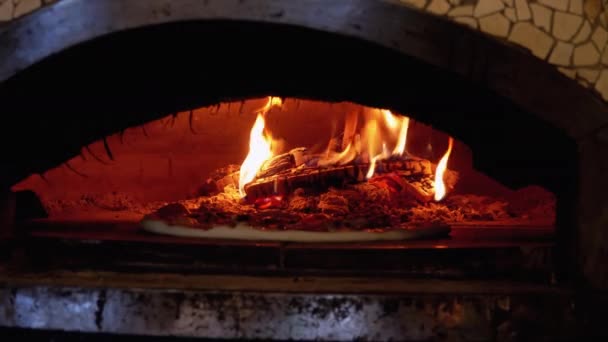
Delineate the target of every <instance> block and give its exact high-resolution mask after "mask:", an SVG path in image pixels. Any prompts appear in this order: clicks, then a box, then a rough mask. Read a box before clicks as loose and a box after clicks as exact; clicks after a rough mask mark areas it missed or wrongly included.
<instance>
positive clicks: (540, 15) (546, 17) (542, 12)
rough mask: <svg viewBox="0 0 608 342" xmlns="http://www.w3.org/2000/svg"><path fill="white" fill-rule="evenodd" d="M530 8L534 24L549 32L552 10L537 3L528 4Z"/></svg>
mask: <svg viewBox="0 0 608 342" xmlns="http://www.w3.org/2000/svg"><path fill="white" fill-rule="evenodd" d="M530 9H531V10H532V19H533V21H534V25H536V26H538V27H540V28H542V29H544V30H545V31H547V32H551V17H552V16H553V11H552V10H550V9H549V8H547V7H545V6H542V5H539V4H530Z"/></svg>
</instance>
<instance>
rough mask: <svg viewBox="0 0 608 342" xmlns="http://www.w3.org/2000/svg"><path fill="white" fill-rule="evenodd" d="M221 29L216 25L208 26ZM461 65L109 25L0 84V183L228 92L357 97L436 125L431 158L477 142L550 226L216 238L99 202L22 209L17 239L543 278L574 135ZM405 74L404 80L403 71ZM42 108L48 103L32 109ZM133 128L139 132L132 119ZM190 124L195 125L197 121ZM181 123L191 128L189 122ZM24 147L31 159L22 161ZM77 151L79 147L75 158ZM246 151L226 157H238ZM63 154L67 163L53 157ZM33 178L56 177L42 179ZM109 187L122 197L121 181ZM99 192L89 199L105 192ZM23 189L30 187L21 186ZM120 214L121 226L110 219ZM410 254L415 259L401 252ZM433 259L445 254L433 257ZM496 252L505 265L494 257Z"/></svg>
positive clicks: (246, 261) (477, 156)
mask: <svg viewBox="0 0 608 342" xmlns="http://www.w3.org/2000/svg"><path fill="white" fill-rule="evenodd" d="M218 32H221V35H219V34H218V35H214V34H213V33H218ZM197 37H198V38H200V37H205V41H206V44H205V46H213V49H197V48H192V45H193V44H192V42H193V41H196V39H197ZM256 37H258V38H259V37H266V39H264V40H263V41H260V40H259V39H256ZM134 42H137V43H138V44H134ZM277 42H281V44H282V45H287V46H289V49H288V48H284V49H280V53H278V52H277V49H276V48H274V46H275V43H277ZM292 48H293V49H292ZM102 51H121V53H120V54H110V55H109V56H108V58H107V60H105V61H104V63H103V64H102V65H98V66H97V65H96V68H90V66H91V65H93V64H92V61H95V60H96V56H98V55H99V53H101V52H102ZM209 51H212V52H213V53H209ZM319 51H324V53H323V54H320V53H319ZM354 55H356V56H358V57H360V58H362V59H365V60H366V61H368V63H369V65H371V66H373V67H371V68H352V67H349V66H347V65H346V64H345V63H344V62H343V61H344V60H347V59H348V58H349V56H354ZM243 56H246V57H243ZM237 57H238V58H237ZM201 61H205V63H201ZM286 61H292V62H290V63H287V64H286ZM303 62H305V63H303ZM168 65H170V66H171V68H168V67H166V66H168ZM218 65H219V66H223V67H217V66H218ZM285 65H286V66H285ZM308 66H314V68H310V67H308ZM85 71H86V72H85ZM467 77H468V76H467ZM467 77H463V75H462V74H459V72H455V70H447V69H443V68H440V67H437V66H433V65H431V63H428V61H427V62H423V61H421V60H420V59H418V58H414V57H413V56H408V55H404V54H401V53H398V52H396V51H394V50H392V49H387V48H386V47H383V46H382V45H380V44H374V43H370V42H369V41H364V40H360V39H355V38H352V37H349V36H347V35H339V34H335V33H328V32H322V31H315V30H309V29H303V28H298V27H294V26H289V25H276V24H269V23H260V22H256V23H253V22H245V21H225V20H213V21H204V22H188V21H186V22H179V23H171V24H163V25H152V26H146V27H143V28H139V29H133V30H126V31H120V32H116V33H112V34H109V35H107V36H103V37H99V38H97V39H95V40H93V41H90V42H86V43H84V44H79V45H77V46H73V47H71V48H69V49H66V50H65V51H62V52H61V53H59V54H56V55H53V56H50V57H49V58H47V59H45V60H43V61H41V62H40V63H37V64H35V65H33V66H31V67H30V68H28V69H26V70H24V71H22V72H20V73H19V74H18V75H16V76H15V77H13V78H12V79H10V80H9V81H7V82H4V83H2V85H1V86H0V87H1V88H2V89H0V90H1V91H0V96H1V97H2V98H1V99H0V100H2V101H1V102H2V103H3V104H4V105H5V106H6V107H7V109H9V110H10V111H11V112H14V113H15V115H13V116H11V118H10V119H9V120H10V121H11V122H10V124H11V125H13V126H15V127H18V128H19V129H23V130H25V131H28V132H30V134H29V136H31V137H33V138H31V139H23V141H21V142H19V146H20V149H19V151H9V152H7V155H6V157H7V160H10V161H13V163H10V164H11V165H14V166H11V167H10V168H7V169H5V170H4V171H3V172H5V173H6V177H3V178H2V181H4V182H6V183H8V184H10V185H11V186H12V185H14V184H15V183H17V182H18V181H20V180H22V179H23V178H24V177H25V176H27V175H29V174H33V175H34V176H33V179H36V182H41V183H42V184H45V185H46V180H44V179H42V178H41V177H40V175H44V174H45V172H46V171H47V170H49V169H52V168H54V167H57V166H58V165H59V166H60V168H61V169H62V170H63V171H65V172H67V174H69V175H70V177H72V178H74V179H82V178H84V177H82V175H86V176H89V174H88V173H87V172H85V170H83V169H82V168H81V167H80V166H79V165H78V164H77V162H76V160H80V159H82V157H81V156H80V157H78V155H79V154H80V153H81V152H82V148H83V146H89V149H90V150H92V151H93V153H90V152H89V151H86V150H85V151H84V152H85V153H84V155H85V158H88V159H89V161H92V162H95V163H100V164H104V163H108V164H112V163H113V161H112V160H111V157H110V156H109V155H108V148H106V146H105V145H107V144H109V146H110V147H109V149H110V151H111V153H112V158H113V157H116V158H117V160H118V152H117V151H116V147H114V146H115V145H114V144H115V143H116V139H118V140H120V138H119V137H117V136H116V134H118V135H120V132H121V131H122V130H125V129H127V128H128V127H141V126H142V125H144V127H145V125H147V124H149V123H150V122H156V120H160V121H162V122H163V123H162V124H163V125H165V126H171V125H181V124H183V123H188V122H189V121H190V119H189V118H190V110H191V109H193V110H194V111H195V112H196V111H197V110H198V108H202V107H205V106H210V107H209V108H207V109H205V110H207V111H208V112H211V111H219V112H222V111H224V112H225V111H226V110H227V108H226V107H227V105H222V106H220V108H219V110H218V109H216V108H217V104H218V103H224V104H226V103H229V102H231V103H232V104H231V105H230V107H231V109H230V110H231V111H233V112H234V111H236V108H238V107H239V106H240V102H241V101H250V100H252V99H254V100H255V99H257V101H258V102H259V101H262V102H263V100H264V99H265V96H273V97H277V98H281V99H283V100H284V101H285V102H286V103H288V104H289V103H290V101H295V100H297V99H299V100H300V101H323V102H327V103H334V104H336V106H337V105H338V104H339V103H343V102H345V101H352V102H353V103H356V104H358V105H361V106H366V107H369V108H374V109H383V108H390V110H392V111H393V112H394V113H404V114H406V115H412V118H414V119H415V120H419V122H420V123H421V124H427V125H430V126H432V127H436V128H437V129H438V130H439V131H441V132H443V133H444V134H445V137H444V138H445V139H443V140H442V141H441V143H440V145H441V144H443V147H442V148H441V149H440V151H438V152H437V153H438V155H437V156H434V157H433V162H434V163H437V162H438V161H439V159H440V157H441V155H440V154H443V153H445V151H446V148H447V141H448V139H447V137H448V136H453V137H455V138H457V139H458V140H460V141H461V142H462V143H463V144H465V145H468V146H470V148H471V149H472V150H473V152H474V154H473V157H474V158H473V161H472V163H473V165H474V167H475V169H477V170H479V171H480V172H481V173H483V174H485V175H487V176H488V177H490V178H493V179H496V180H499V181H500V182H501V183H502V184H504V185H505V186H507V187H509V188H514V189H517V188H521V187H524V186H526V185H530V184H537V185H539V186H540V187H542V188H544V189H547V190H548V191H549V192H551V193H552V194H554V195H555V196H556V198H557V204H556V205H557V206H558V207H559V208H561V209H562V210H557V214H556V216H557V217H556V218H555V222H553V221H551V223H550V224H537V223H534V222H526V223H525V224H520V225H518V226H517V227H515V228H521V229H519V230H518V231H517V234H514V233H513V231H512V229H510V228H514V227H513V226H512V225H510V226H508V227H506V229H505V225H504V224H502V225H501V224H496V223H494V224H488V223H487V222H485V223H483V224H482V223H481V222H479V221H478V222H476V223H474V224H473V225H471V224H463V223H454V222H450V228H451V237H450V238H446V237H445V236H443V237H442V238H438V239H431V240H429V239H427V240H419V241H408V242H407V243H394V242H358V243H350V244H336V243H319V242H317V243H315V244H303V243H299V242H263V243H260V242H256V241H254V242H242V241H240V242H234V241H232V242H226V241H219V240H200V239H190V238H183V237H172V236H169V237H167V236H159V235H152V234H148V235H143V234H141V232H140V231H139V228H140V225H139V220H140V219H141V213H138V214H137V215H136V216H131V218H130V219H124V217H123V218H116V217H115V215H114V216H112V215H110V217H101V218H99V217H98V218H96V219H94V220H91V217H90V216H89V217H88V218H87V217H86V215H85V217H84V218H83V217H71V218H69V217H68V218H65V217H64V218H63V219H57V218H53V217H50V218H46V219H36V218H34V219H32V213H29V214H27V213H26V214H19V217H21V218H23V217H25V218H28V220H21V221H20V223H19V225H20V226H21V227H18V228H17V229H16V230H17V231H19V230H25V231H29V232H30V235H29V238H28V241H27V244H28V250H29V251H30V252H31V253H32V258H33V259H35V260H36V262H40V263H42V264H47V263H51V264H54V265H61V267H64V266H65V267H74V268H113V267H118V268H120V267H124V268H128V269H142V268H143V269H157V268H161V269H167V270H171V269H179V270H184V271H192V272H207V271H209V272H212V271H213V272H224V271H226V272H239V271H238V270H239V269H240V268H242V267H244V268H245V269H247V270H248V271H247V272H252V273H256V272H262V273H263V272H279V273H294V272H295V273H298V272H312V273H315V272H320V273H324V272H325V274H327V272H328V273H332V272H335V273H340V272H346V273H355V274H381V273H383V272H386V273H398V274H404V275H408V274H409V275H413V276H416V275H429V274H432V275H434V276H448V277H451V276H455V277H458V276H462V275H463V274H467V275H471V276H472V277H474V276H478V277H499V276H500V277H513V276H514V274H515V273H518V272H520V271H522V270H524V273H526V274H528V275H529V276H530V279H532V278H535V277H536V276H538V275H540V274H542V275H543V276H542V277H544V278H543V279H546V277H545V276H546V275H547V274H549V273H550V272H552V271H550V270H552V269H553V268H552V267H553V266H554V265H552V262H553V261H552V260H551V257H549V256H547V255H550V254H551V250H552V248H553V246H554V244H555V241H556V238H555V233H556V229H555V228H556V227H564V228H563V229H565V230H567V229H569V228H568V227H567V226H568V225H569V224H570V223H571V222H570V221H571V219H572V215H573V208H572V206H570V204H571V202H570V201H572V198H573V185H572V183H571V182H570V181H569V180H571V179H572V178H573V177H575V174H574V172H573V168H574V166H573V165H574V161H575V158H572V156H573V155H574V154H575V148H574V144H573V141H572V140H571V139H570V138H569V137H566V136H565V134H564V132H563V131H562V130H560V129H557V128H556V127H554V126H553V125H551V124H548V123H546V122H545V121H544V120H541V118H540V117H539V116H536V115H533V114H530V113H528V112H526V111H524V110H522V109H521V108H520V107H519V106H517V105H515V104H514V103H513V102H511V101H510V100H507V99H506V98H504V97H503V96H500V95H498V94H497V92H496V89H495V88H492V89H490V87H488V86H487V84H484V82H475V81H471V80H470V79H468V78H467ZM56 79H63V80H65V82H64V83H62V84H56V83H55V82H53V81H52V80H56ZM405 79H407V82H403V81H402V80H405ZM117 80H123V81H117ZM395 84H397V85H396V86H395ZM82 85H87V87H83V86H82ZM108 89H111V91H108ZM26 90H27V91H26ZM513 91H515V90H513ZM404 94H407V96H404ZM503 95H504V93H503ZM91 104H95V105H91ZM262 104H263V103H262ZM46 112H50V113H53V116H52V117H44V116H41V114H40V113H46ZM85 112H86V115H83V113H85ZM168 113H174V114H176V115H173V114H169V116H167V115H168ZM249 114H251V113H249ZM31 117H36V118H40V120H39V121H35V122H34V123H33V124H32V123H31V122H30V121H31V120H28V119H27V118H31ZM252 117H255V113H253V116H250V118H252ZM89 118H97V119H96V120H93V121H91V120H90V119H89ZM186 126H189V125H186ZM76 127H78V129H75V128H76ZM249 128H250V127H247V130H249ZM131 130H132V131H137V132H139V133H140V135H142V136H143V138H146V137H145V135H146V134H147V133H144V130H142V129H141V128H135V129H131ZM193 130H194V132H198V128H196V127H195V128H194V129H193ZM186 131H188V132H189V133H192V132H191V129H190V128H186ZM247 134H248V132H245V133H241V134H240V135H239V136H240V137H246V136H247ZM57 137H61V139H57ZM104 137H106V141H105V142H104V140H103V138H104ZM107 137H109V139H108V138H107ZM0 139H1V137H0ZM505 142H508V144H504V143H505ZM5 143H6V144H9V143H10V142H9V141H8V140H7V141H6V142H5ZM324 143H325V144H326V143H327V141H324ZM13 152H14V153H13ZM28 155H35V156H36V159H33V158H24V156H28ZM114 155H116V156H114ZM74 156H77V157H76V160H72V159H71V158H73V157H74ZM242 157H244V155H243V156H242ZM97 159H101V160H103V162H99V160H97ZM241 159H242V158H240V159H238V160H236V161H234V162H237V163H241V162H242V160H241ZM66 160H67V161H68V164H69V166H68V164H62V163H63V162H65V161H66ZM168 164H169V162H168V159H165V160H164V165H163V166H162V167H160V168H158V169H163V170H168V169H169V166H168ZM224 165H227V164H224ZM221 166H222V165H217V167H221ZM137 168H139V166H137ZM507 170H508V171H507ZM208 171H209V172H211V171H213V170H208ZM167 172H168V171H167ZM44 177H45V178H48V179H47V180H49V181H51V183H52V180H51V179H50V178H51V177H50V176H49V177H46V176H44ZM192 183H193V184H195V183H196V182H192ZM15 189H17V188H15ZM24 189H27V188H21V189H20V190H24ZM115 195H116V197H120V196H121V195H122V194H121V193H120V191H117V193H116V194H115ZM95 196H98V195H94V196H88V197H87V198H86V199H85V200H86V201H89V202H96V203H97V204H99V202H103V199H100V197H99V196H98V197H95ZM18 197H19V198H30V199H31V198H32V196H31V194H30V195H27V194H26V193H19V194H18ZM85 197H86V196H85ZM179 199H182V198H172V199H171V201H177V200H179ZM125 200H126V201H127V202H128V201H130V199H129V198H125ZM42 201H43V202H44V199H42ZM22 203H23V202H22ZM26 203H28V204H25V205H17V209H18V211H19V210H20V209H19V208H20V207H21V208H23V207H25V208H29V209H30V210H31V209H32V208H36V207H37V208H40V207H44V205H40V203H38V204H36V201H35V200H31V201H28V200H26ZM102 205H104V204H102ZM25 211H27V210H25ZM33 216H36V215H35V214H34V215H33ZM82 225H84V226H86V227H88V230H87V231H86V232H83V231H82V230H81V229H79V228H78V227H79V226H82ZM118 226H121V227H122V229H123V230H122V231H119V232H116V231H115V230H113V229H114V228H116V227H118ZM22 227H23V229H22ZM560 229H561V228H560ZM201 246H204V249H203V248H201ZM446 247H447V248H446ZM125 249H126V250H128V252H127V253H125V252H124V250H125ZM539 249H540V250H541V252H540V254H541V255H543V257H542V258H541V259H542V262H541V263H536V264H534V263H533V265H534V266H531V268H530V266H529V265H528V264H530V262H528V260H527V258H528V257H531V255H532V254H534V256H533V257H534V258H536V257H537V256H538V254H537V251H538V250H539ZM121 250H122V251H123V252H119V251H121ZM109 251H116V252H115V253H109ZM186 251H187V252H186ZM247 251H250V252H247ZM531 251H534V252H531ZM205 253H207V254H208V255H207V256H204V254H205ZM248 253H249V254H248ZM535 253H536V254H535ZM264 255H266V256H264ZM368 255H369V256H368ZM195 256H200V258H202V259H198V258H197V257H195ZM256 256H257V257H256ZM434 256H436V257H434ZM505 256H507V258H506V259H504V257H505ZM409 257H412V258H414V259H415V260H414V261H412V262H411V263H410V262H403V260H406V259H407V258H409ZM386 258H388V259H386ZM362 259H364V260H365V262H361V260H362ZM201 260H202V261H201ZM327 260H335V262H334V263H333V264H332V263H328V262H327ZM383 260H384V261H383ZM439 260H442V261H441V262H439ZM441 263H444V264H443V266H438V265H439V264H441ZM497 264H508V265H511V266H512V267H511V266H509V267H505V268H503V269H501V270H497V269H496V265H497ZM524 264H525V265H524ZM247 265H249V266H247ZM245 266H246V267H245ZM480 269H483V272H482V271H479V270H480ZM539 269H542V270H543V271H540V272H539ZM463 270H464V271H463ZM498 273H499V274H498Z"/></svg>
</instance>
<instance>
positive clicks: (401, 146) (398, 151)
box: [393, 116, 410, 156]
mask: <svg viewBox="0 0 608 342" xmlns="http://www.w3.org/2000/svg"><path fill="white" fill-rule="evenodd" d="M409 126H410V118H408V117H407V116H404V117H402V118H401V129H400V130H399V138H398V139H397V145H395V149H394V150H393V155H397V156H402V155H403V153H404V152H405V142H406V140H407V130H408V128H409Z"/></svg>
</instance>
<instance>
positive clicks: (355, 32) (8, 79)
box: [0, 0, 608, 287]
mask: <svg viewBox="0 0 608 342" xmlns="http://www.w3.org/2000/svg"><path fill="white" fill-rule="evenodd" d="M84 18H86V20H85V19H84ZM59 23H64V24H62V25H58V24H59ZM0 39H2V41H3V46H4V47H5V48H4V49H2V50H1V51H0V53H1V55H2V57H3V58H4V60H5V61H6V62H5V63H4V64H3V65H1V66H0V78H1V79H2V81H3V82H2V84H1V85H0V100H1V101H0V103H2V106H3V109H2V111H3V112H5V113H10V114H9V115H8V116H7V118H6V120H5V125H6V127H11V130H12V131H14V132H19V134H18V135H17V136H16V137H9V135H2V136H1V137H0V143H1V146H4V148H3V165H2V166H3V167H2V174H1V176H2V177H1V181H2V185H3V186H4V187H5V188H7V187H9V186H10V185H12V184H14V183H15V182H17V181H18V180H20V179H22V178H23V177H25V176H27V175H28V174H30V173H37V172H43V171H44V170H46V169H48V168H50V167H53V166H56V165H58V164H59V163H61V162H62V161H64V160H67V159H68V158H70V157H72V156H74V155H76V154H78V153H79V151H80V148H81V147H82V146H83V145H86V144H88V143H91V142H92V141H94V140H97V139H100V138H102V137H103V136H106V135H109V134H112V133H115V132H118V131H120V130H121V129H124V128H126V127H129V126H133V125H138V124H141V123H144V122H147V121H150V120H153V119H156V118H159V117H161V116H164V115H167V114H169V113H172V112H176V111H179V110H187V109H190V108H194V107H196V106H202V105H208V104H213V103H217V102H219V101H222V100H238V99H241V98H246V97H254V96H264V95H270V94H272V95H277V96H297V97H305V98H315V99H322V100H331V101H340V100H350V101H355V102H358V103H361V104H366V105H369V106H374V107H381V108H391V109H395V110H397V111H399V112H402V113H410V115H412V116H413V117H415V118H417V119H418V120H421V121H423V122H426V123H429V124H432V125H433V126H435V127H437V128H439V129H441V130H444V131H445V132H447V133H449V134H451V135H454V136H456V137H458V138H459V139H461V140H462V141H463V142H465V143H467V144H468V145H469V146H471V148H472V149H473V150H474V153H475V163H476V166H477V167H478V168H479V169H480V170H481V171H484V172H486V173H487V174H488V175H490V176H492V177H494V178H496V179H498V180H500V181H502V182H504V183H505V184H508V185H511V186H519V185H523V184H529V183H536V184H540V185H543V186H546V187H547V188H548V189H550V190H552V191H553V192H555V193H556V194H557V196H558V200H559V202H558V217H557V220H558V222H557V224H558V252H559V253H558V255H559V256H560V259H559V260H558V264H559V265H560V267H561V274H562V275H565V274H570V275H572V274H575V276H573V277H571V278H570V279H571V280H572V279H575V280H576V279H578V280H583V281H584V282H586V283H592V284H594V285H595V286H597V287H603V286H605V283H606V279H605V278H604V276H603V275H600V274H603V272H598V268H597V267H601V266H596V265H600V264H601V261H602V260H605V258H606V257H607V256H606V254H605V252H602V251H603V249H602V248H601V247H600V246H598V245H595V244H598V242H596V241H605V239H603V235H602V234H605V233H603V231H604V230H603V229H602V227H603V226H604V225H605V223H606V218H605V217H604V216H602V212H603V210H604V209H603V208H605V206H606V204H605V200H604V199H603V196H601V194H600V192H601V191H599V189H602V188H604V189H605V188H606V187H604V185H605V184H602V182H606V180H603V179H601V177H599V175H601V174H602V172H603V171H604V170H605V167H606V165H605V164H606V162H605V160H606V158H605V154H603V151H604V149H605V144H606V141H605V140H606V139H604V138H602V137H603V135H605V134H603V133H602V127H604V126H603V125H604V124H605V122H606V121H608V115H607V114H606V106H605V105H604V104H603V103H602V102H601V101H599V100H598V99H597V98H596V97H594V96H592V95H591V93H589V92H588V91H587V90H585V89H583V88H581V87H580V86H579V85H577V84H576V83H575V82H572V81H571V80H569V79H568V78H566V77H564V76H563V75H561V74H559V73H558V72H557V71H556V70H555V68H554V67H552V66H550V65H548V64H546V63H544V62H542V61H540V60H538V59H537V58H535V57H533V56H532V55H530V54H528V53H526V52H523V51H521V50H519V49H514V48H512V47H510V46H508V45H505V44H503V43H500V42H496V41H493V40H491V39H488V38H486V37H484V36H482V35H481V34H478V33H476V32H472V31H470V30H468V29H466V28H464V27H460V26H455V25H454V24H451V23H448V22H445V21H443V20H440V19H437V18H434V17H432V16H429V15H425V14H422V13H419V12H416V11H412V10H409V9H407V8H405V7H403V6H400V5H397V4H393V3H390V2H380V1H371V0H368V1H364V0H360V1H354V2H352V1H336V2H332V3H331V4H327V3H323V4H321V3H320V2H298V3H294V2H289V1H263V2H255V3H249V2H220V1H209V2H205V3H204V4H202V5H201V3H200V2H197V1H188V0H180V1H173V2H171V5H170V6H169V7H167V4H166V3H165V2H163V1H150V2H146V3H145V4H142V3H141V2H137V1H128V0H123V1H113V2H105V1H90V2H84V1H69V2H65V3H62V6H56V7H55V6H51V7H49V8H46V9H43V10H41V11H39V12H37V13H35V14H33V15H31V16H28V17H25V18H23V19H22V20H20V21H18V22H15V23H14V25H11V26H10V27H8V28H7V29H6V30H5V31H3V32H2V36H1V37H0ZM347 61H348V62H350V63H347ZM573 113H576V115H573ZM592 160H596V162H592ZM596 177H597V178H596ZM581 247H584V248H581ZM589 248H591V249H589Z"/></svg>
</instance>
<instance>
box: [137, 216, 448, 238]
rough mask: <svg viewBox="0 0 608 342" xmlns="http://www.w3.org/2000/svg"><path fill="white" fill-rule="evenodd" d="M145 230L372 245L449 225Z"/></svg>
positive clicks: (148, 223) (148, 225) (157, 225)
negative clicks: (376, 228) (325, 229)
mask: <svg viewBox="0 0 608 342" xmlns="http://www.w3.org/2000/svg"><path fill="white" fill-rule="evenodd" d="M141 226H142V228H143V230H145V231H148V232H151V233H156V234H163V235H172V236H179V237H196V238H207V239H226V240H248V241H283V242H369V241H390V240H393V241H394V240H412V239H422V238H426V237H437V236H442V235H447V234H448V233H449V232H450V228H449V226H445V225H436V226H425V227H420V228H412V229H391V230H386V231H374V230H362V231H348V230H343V231H333V232H315V231H304V230H262V229H256V228H253V227H251V226H250V225H248V224H245V223H239V224H237V225H236V226H235V227H230V226H227V225H217V226H215V227H213V228H211V229H207V230H205V229H200V228H191V227H186V226H181V225H169V224H167V223H166V222H164V221H161V220H155V219H144V220H143V221H142V222H141Z"/></svg>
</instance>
